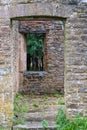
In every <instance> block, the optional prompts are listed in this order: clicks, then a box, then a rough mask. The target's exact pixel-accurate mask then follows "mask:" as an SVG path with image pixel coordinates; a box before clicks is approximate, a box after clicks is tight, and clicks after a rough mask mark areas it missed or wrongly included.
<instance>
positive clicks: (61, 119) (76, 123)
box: [56, 109, 87, 130]
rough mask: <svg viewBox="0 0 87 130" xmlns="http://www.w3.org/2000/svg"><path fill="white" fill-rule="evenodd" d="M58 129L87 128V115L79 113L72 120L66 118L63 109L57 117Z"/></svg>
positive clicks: (83, 129)
mask: <svg viewBox="0 0 87 130" xmlns="http://www.w3.org/2000/svg"><path fill="white" fill-rule="evenodd" d="M56 124H57V130H87V117H81V116H80V115H77V116H76V117H75V118H74V119H73V120H72V121H70V120H68V119H67V118H66V115H65V112H64V111H63V110H61V109H60V110H59V111H58V115H57V117H56Z"/></svg>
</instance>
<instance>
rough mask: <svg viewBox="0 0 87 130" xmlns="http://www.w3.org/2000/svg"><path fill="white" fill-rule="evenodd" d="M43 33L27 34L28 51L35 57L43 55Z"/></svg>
mask: <svg viewBox="0 0 87 130" xmlns="http://www.w3.org/2000/svg"><path fill="white" fill-rule="evenodd" d="M43 38H44V37H43V34H28V35H27V53H28V54H29V55H30V56H31V57H33V58H40V59H41V58H42V57H43Z"/></svg>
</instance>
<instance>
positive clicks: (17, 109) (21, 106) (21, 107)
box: [13, 93, 28, 125]
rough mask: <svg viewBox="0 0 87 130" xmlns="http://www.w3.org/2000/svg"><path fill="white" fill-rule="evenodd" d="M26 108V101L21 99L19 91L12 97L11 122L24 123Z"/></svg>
mask: <svg viewBox="0 0 87 130" xmlns="http://www.w3.org/2000/svg"><path fill="white" fill-rule="evenodd" d="M27 110H28V106H27V104H26V102H24V101H23V96H22V95H21V94H19V93H17V94H16V96H15V99H14V120H13V124H14V125H16V124H24V123H25V121H24V115H25V113H26V112H27Z"/></svg>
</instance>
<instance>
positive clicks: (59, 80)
mask: <svg viewBox="0 0 87 130" xmlns="http://www.w3.org/2000/svg"><path fill="white" fill-rule="evenodd" d="M19 32H20V33H21V36H22V39H23V40H21V43H20V44H21V45H22V46H21V48H20V51H21V52H20V53H21V54H22V55H20V58H19V59H20V61H19V63H20V67H19V68H20V70H19V72H20V83H19V91H21V92H24V93H34V94H44V93H45V94H46V93H57V92H60V93H63V92H64V25H63V22H62V21H60V20H51V21H49V20H48V21H45V20H44V21H42V20H41V21H20V24H19ZM28 33H45V39H44V57H43V68H44V69H43V70H44V71H27V69H26V68H25V66H26V65H27V63H26V62H27V60H25V59H26V54H27V51H26V50H27V48H26V39H25V35H26V34H28ZM23 55H24V56H23ZM23 57H25V58H24V60H23ZM23 65H24V66H23Z"/></svg>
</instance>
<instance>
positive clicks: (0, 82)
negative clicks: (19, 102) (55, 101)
mask: <svg viewBox="0 0 87 130" xmlns="http://www.w3.org/2000/svg"><path fill="white" fill-rule="evenodd" d="M29 34H34V35H37V36H38V35H41V36H42V41H43V46H42V52H43V56H42V57H41V59H39V60H38V62H36V61H34V62H33V59H32V58H31V59H30V58H29V57H28V55H29V53H28V49H27V47H28V45H27V37H28V35H29ZM38 53H39V52H38ZM34 63H35V64H36V66H37V67H35V65H34ZM31 66H34V67H32V70H31V68H30V67H31ZM35 68H36V69H35ZM39 68H40V69H39ZM18 91H21V92H24V93H26V92H28V93H35V94H44V93H56V92H60V93H64V96H65V103H66V104H65V105H66V114H67V116H68V117H71V116H72V115H75V114H76V113H81V114H82V115H83V116H87V0H0V126H4V127H6V128H7V127H8V128H9V129H10V128H11V127H12V120H13V107H14V106H13V102H14V95H15V93H17V92H18Z"/></svg>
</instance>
